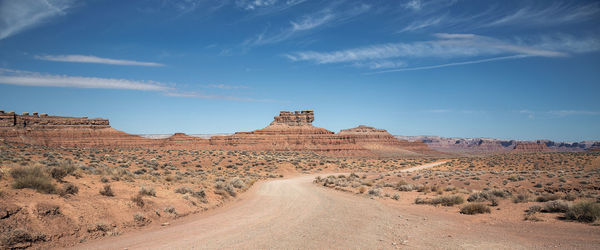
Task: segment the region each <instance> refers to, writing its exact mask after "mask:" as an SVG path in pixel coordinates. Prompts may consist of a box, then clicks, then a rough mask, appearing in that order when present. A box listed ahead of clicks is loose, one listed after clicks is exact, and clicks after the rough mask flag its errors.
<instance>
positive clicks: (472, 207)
mask: <svg viewBox="0 0 600 250" xmlns="http://www.w3.org/2000/svg"><path fill="white" fill-rule="evenodd" d="M490 212H491V211H490V208H489V207H488V206H487V205H485V204H483V203H469V204H467V205H464V206H463V207H462V208H461V209H460V213H461V214H470V215H472V214H483V213H490Z"/></svg>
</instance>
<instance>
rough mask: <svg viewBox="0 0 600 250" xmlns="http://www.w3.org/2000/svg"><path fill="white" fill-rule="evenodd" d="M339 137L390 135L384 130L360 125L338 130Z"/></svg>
mask: <svg viewBox="0 0 600 250" xmlns="http://www.w3.org/2000/svg"><path fill="white" fill-rule="evenodd" d="M339 134H340V135H377V134H379V135H390V136H391V134H390V133H388V132H387V130H385V129H379V128H374V127H369V126H365V125H360V126H358V127H356V128H349V129H342V130H340V133H339Z"/></svg>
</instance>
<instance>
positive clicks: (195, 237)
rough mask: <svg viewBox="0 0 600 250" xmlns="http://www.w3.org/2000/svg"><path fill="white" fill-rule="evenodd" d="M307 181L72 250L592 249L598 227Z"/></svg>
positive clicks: (269, 185) (270, 187) (274, 183)
mask: <svg viewBox="0 0 600 250" xmlns="http://www.w3.org/2000/svg"><path fill="white" fill-rule="evenodd" d="M430 165H431V164H430ZM419 168H422V167H419ZM419 168H417V169H419ZM314 177H315V175H305V176H299V177H293V178H289V179H280V180H269V181H264V182H260V183H258V184H256V185H255V186H253V187H252V188H251V189H250V190H249V191H248V192H246V193H244V194H243V195H241V196H240V197H239V199H238V200H237V201H235V202H232V203H230V204H228V205H226V206H225V207H222V208H218V209H216V210H213V211H209V212H207V213H204V214H201V215H192V216H189V217H186V218H185V220H179V221H175V222H174V223H172V224H170V225H168V226H165V227H160V226H154V227H150V228H146V229H143V230H142V231H138V232H134V233H129V234H125V235H121V236H116V237H111V238H107V239H103V240H98V241H90V242H87V243H86V244H83V245H78V246H76V248H77V249H124V248H127V249H145V248H156V249H159V248H160V249H165V248H169V249H190V248H207V249H215V248H245V249H247V248H252V249H256V248H260V249H265V248H285V249H299V248H302V249H305V248H318V249H331V248H335V249H347V248H368V249H373V248H377V249H380V248H428V249H430V248H436V249H462V248H483V249H489V248H494V249H535V248H554V247H560V248H583V249H598V248H600V237H599V236H600V227H594V226H589V225H585V224H580V223H550V222H537V223H524V222H522V221H519V222H511V221H503V220H499V221H497V220H492V219H490V218H488V217H486V216H485V215H475V216H469V215H461V214H458V213H455V211H448V210H446V209H439V208H435V207H432V206H418V205H414V204H405V203H400V202H393V201H390V200H377V199H368V198H364V197H362V196H359V195H354V194H350V193H346V192H340V191H335V190H332V189H328V188H325V187H322V186H318V185H314V184H313V183H312V181H313V179H314ZM519 213H520V211H519Z"/></svg>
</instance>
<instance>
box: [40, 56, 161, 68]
mask: <svg viewBox="0 0 600 250" xmlns="http://www.w3.org/2000/svg"><path fill="white" fill-rule="evenodd" d="M35 58H36V59H39V60H46V61H55V62H74V63H99V64H111V65H127V66H149V67H160V66H165V65H164V64H160V63H155V62H140V61H132V60H121V59H111V58H102V57H97V56H86V55H41V56H35Z"/></svg>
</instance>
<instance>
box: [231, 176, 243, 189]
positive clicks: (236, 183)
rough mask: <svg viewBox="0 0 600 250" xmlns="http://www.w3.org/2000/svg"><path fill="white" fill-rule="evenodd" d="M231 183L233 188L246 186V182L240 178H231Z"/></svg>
mask: <svg viewBox="0 0 600 250" xmlns="http://www.w3.org/2000/svg"><path fill="white" fill-rule="evenodd" d="M230 183H231V185H233V187H234V188H245V187H246V183H244V181H242V180H241V179H240V178H237V177H235V178H233V179H232V180H231V181H230Z"/></svg>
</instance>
